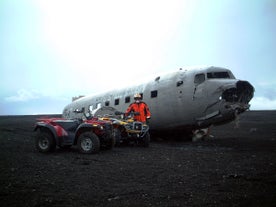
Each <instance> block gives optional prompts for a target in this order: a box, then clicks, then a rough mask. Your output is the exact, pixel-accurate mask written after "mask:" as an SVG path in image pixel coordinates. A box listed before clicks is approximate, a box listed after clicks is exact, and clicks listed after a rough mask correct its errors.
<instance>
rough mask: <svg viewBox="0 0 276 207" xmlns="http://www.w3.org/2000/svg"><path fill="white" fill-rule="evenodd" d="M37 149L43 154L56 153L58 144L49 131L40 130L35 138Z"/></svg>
mask: <svg viewBox="0 0 276 207" xmlns="http://www.w3.org/2000/svg"><path fill="white" fill-rule="evenodd" d="M35 147H36V149H37V150H38V151H39V152H43V153H47V152H52V151H54V150H55V149H56V143H55V139H54V137H53V135H52V134H51V133H50V132H49V131H45V130H39V131H38V132H37V134H36V137H35Z"/></svg>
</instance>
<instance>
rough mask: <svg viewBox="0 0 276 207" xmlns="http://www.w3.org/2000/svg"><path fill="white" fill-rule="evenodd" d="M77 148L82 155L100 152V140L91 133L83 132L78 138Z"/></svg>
mask: <svg viewBox="0 0 276 207" xmlns="http://www.w3.org/2000/svg"><path fill="white" fill-rule="evenodd" d="M78 148H79V151H80V152H81V153H84V154H95V153H98V152H99V150H100V140H99V138H98V136H97V135H96V134H94V133H93V132H83V133H82V134H81V135H80V136H79V138H78Z"/></svg>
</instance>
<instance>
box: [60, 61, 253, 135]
mask: <svg viewBox="0 0 276 207" xmlns="http://www.w3.org/2000/svg"><path fill="white" fill-rule="evenodd" d="M135 93H140V94H142V97H143V101H144V102H146V103H147V104H148V106H149V108H150V111H151V114H152V117H151V120H150V127H151V129H152V130H169V129H185V128H187V129H189V130H192V129H198V128H204V127H208V126H210V125H212V124H222V123H225V122H229V121H232V120H233V119H234V118H235V115H236V114H239V113H242V112H244V111H245V110H247V109H248V108H249V101H250V100H251V99H252V97H253V94H254V88H253V86H252V85H251V84H250V83H249V82H247V81H240V80H237V79H235V77H234V75H233V74H232V72H231V71H230V70H229V69H225V68H220V67H213V66H211V67H203V68H194V69H187V70H186V69H180V70H178V71H175V72H172V73H168V74H164V75H160V76H157V77H156V78H155V79H153V80H151V81H149V82H147V83H144V84H141V85H136V86H130V87H127V88H123V89H118V90H113V91H108V92H105V93H101V94H97V95H91V96H86V97H83V98H80V99H78V100H75V101H73V102H72V103H70V104H69V105H67V106H66V107H65V108H64V110H63V117H66V118H77V116H79V115H78V114H75V113H73V111H74V110H75V109H84V110H85V111H86V112H89V111H90V112H92V113H93V112H95V111H96V110H97V109H99V108H101V107H113V108H115V109H116V110H118V111H125V110H126V109H127V107H128V106H129V104H130V103H132V102H133V95H134V94H135Z"/></svg>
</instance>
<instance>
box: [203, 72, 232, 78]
mask: <svg viewBox="0 0 276 207" xmlns="http://www.w3.org/2000/svg"><path fill="white" fill-rule="evenodd" d="M207 78H208V79H212V78H230V75H229V73H228V72H212V73H207Z"/></svg>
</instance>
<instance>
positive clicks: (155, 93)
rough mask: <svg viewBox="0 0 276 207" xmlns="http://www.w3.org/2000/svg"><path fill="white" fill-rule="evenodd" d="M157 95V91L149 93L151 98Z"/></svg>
mask: <svg viewBox="0 0 276 207" xmlns="http://www.w3.org/2000/svg"><path fill="white" fill-rule="evenodd" d="M157 95H158V91H157V90H155V91H151V92H150V97H151V98H156V97H157Z"/></svg>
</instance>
